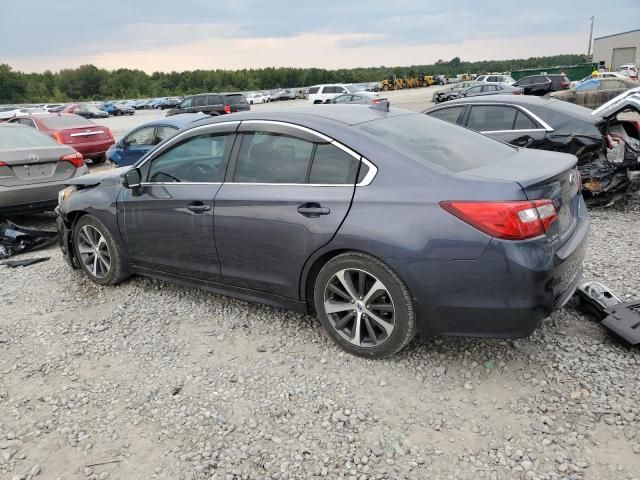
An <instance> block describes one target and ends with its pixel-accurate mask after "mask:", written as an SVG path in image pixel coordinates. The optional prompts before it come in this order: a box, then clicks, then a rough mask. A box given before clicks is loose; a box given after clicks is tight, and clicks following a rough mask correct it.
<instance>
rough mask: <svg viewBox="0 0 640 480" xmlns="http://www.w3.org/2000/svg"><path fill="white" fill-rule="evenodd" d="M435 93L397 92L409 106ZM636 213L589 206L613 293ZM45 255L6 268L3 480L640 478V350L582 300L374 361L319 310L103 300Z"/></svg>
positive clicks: (597, 271) (0, 412)
mask: <svg viewBox="0 0 640 480" xmlns="http://www.w3.org/2000/svg"><path fill="white" fill-rule="evenodd" d="M431 93H432V90H431V89H424V90H411V91H406V92H392V93H391V94H389V97H390V98H391V101H392V104H394V105H403V106H405V107H408V108H413V109H416V110H419V109H422V108H426V106H428V99H430V98H431ZM290 104H291V103H289V104H287V103H282V104H273V105H265V106H258V107H257V108H281V107H285V106H287V105H290ZM155 115H158V113H157V112H144V113H137V114H136V115H135V116H134V117H127V118H117V119H109V120H108V123H109V126H110V127H112V128H113V129H114V131H115V133H116V135H117V136H121V135H122V134H123V133H124V132H125V131H126V130H128V129H130V128H131V127H133V126H135V125H137V124H139V123H141V122H142V121H146V120H149V119H151V118H153V117H154V116H155ZM104 123H105V124H107V122H104ZM639 214H640V202H639V201H638V198H637V197H636V198H631V199H629V200H628V201H626V202H624V203H623V204H621V205H619V206H616V207H615V208H608V209H600V210H595V211H593V225H592V231H591V234H590V235H591V236H590V244H589V251H588V255H587V260H586V263H585V274H584V277H585V278H598V279H601V280H602V281H604V282H605V283H607V284H609V285H610V286H611V287H612V288H613V289H614V290H615V291H616V292H617V293H619V294H620V295H621V296H622V297H624V298H637V297H638V296H639V293H638V286H639V285H640V268H639V264H638V260H637V258H638V255H637V254H638V251H640V222H639V221H638V215H639ZM19 222H20V223H28V224H35V225H38V224H39V225H45V226H46V225H48V226H51V225H52V224H53V217H52V215H50V214H44V215H37V216H33V217H30V218H22V219H19ZM42 255H46V256H50V257H51V259H50V260H49V261H47V262H44V263H39V264H36V265H33V266H31V267H27V268H18V269H9V268H8V267H1V266H0V478H3V479H4V478H7V479H16V478H17V479H26V478H42V479H58V478H60V479H64V480H67V479H83V478H92V479H106V478H111V479H152V478H153V479H155V478H158V479H241V478H242V479H259V478H271V479H287V478H289V479H298V478H344V479H356V480H364V479H416V480H418V479H427V478H429V479H469V480H471V479H474V480H475V479H528V480H532V479H596V480H600V479H605V478H607V479H613V480H618V479H632V478H636V479H638V478H640V405H639V403H638V400H637V399H638V385H640V351H639V350H638V349H628V348H626V347H623V346H621V345H620V344H619V343H618V342H616V340H614V339H612V338H611V337H610V336H608V335H607V334H606V333H605V331H604V330H603V329H602V328H601V327H600V326H599V325H598V324H597V323H596V322H595V321H593V320H592V319H590V318H589V317H587V316H585V315H584V314H582V313H581V312H580V311H579V310H577V309H576V308H575V305H573V304H569V305H568V306H567V307H566V308H564V309H563V310H561V311H559V312H556V313H555V314H553V315H552V316H551V317H550V318H549V319H547V320H546V321H545V322H544V324H543V326H542V327H541V328H540V329H539V330H538V331H537V332H536V333H535V334H534V335H533V336H532V337H530V338H527V339H522V340H518V341H501V340H485V339H462V338H438V339H432V340H429V341H428V342H427V343H426V344H420V343H418V342H414V343H412V344H411V345H409V347H408V348H407V349H405V350H404V351H403V352H402V353H400V354H399V355H397V356H396V357H394V358H392V359H389V360H384V361H371V360H363V359H360V358H356V357H353V356H350V355H347V354H345V353H343V352H342V351H341V350H339V349H338V348H337V347H336V346H335V345H334V343H333V342H332V341H331V340H330V339H329V338H328V337H327V336H326V335H325V334H324V333H323V331H322V329H321V327H320V325H319V322H318V321H317V320H316V319H315V318H313V317H310V316H304V315H298V314H294V313H291V312H288V311H284V310H279V309H276V308H271V307H266V306H262V305H257V304H251V303H247V302H243V301H238V300H234V299H230V298H227V297H222V296H218V295H213V294H209V293H206V292H201V291H197V290H189V289H185V288H181V287H177V286H173V285H170V284H167V283H163V282H158V281H151V280H147V279H143V278H132V279H130V280H129V281H127V282H125V283H124V284H122V285H120V286H118V287H109V288H101V287H98V286H97V285H95V284H93V283H91V282H89V281H88V280H86V279H85V278H84V277H83V276H82V275H81V274H80V273H78V272H74V271H72V270H70V269H69V268H68V267H67V265H66V264H65V263H64V261H63V260H62V258H61V256H60V253H59V251H58V250H57V247H52V248H50V249H48V250H46V251H42V252H33V253H30V254H26V255H24V257H35V256H42Z"/></svg>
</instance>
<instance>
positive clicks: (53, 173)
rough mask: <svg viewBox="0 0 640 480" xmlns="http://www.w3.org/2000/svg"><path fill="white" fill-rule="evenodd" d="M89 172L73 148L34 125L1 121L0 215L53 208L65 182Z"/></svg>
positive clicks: (80, 156)
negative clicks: (55, 139) (28, 125)
mask: <svg viewBox="0 0 640 480" xmlns="http://www.w3.org/2000/svg"><path fill="white" fill-rule="evenodd" d="M88 172H89V169H88V168H87V166H86V165H85V163H84V160H83V158H82V155H81V154H80V153H78V152H76V151H75V150H74V149H73V148H71V147H69V146H67V145H61V144H59V143H57V142H56V141H54V140H53V139H52V138H50V137H48V136H47V135H44V134H42V133H40V132H38V131H37V130H35V129H33V128H30V127H26V126H23V125H16V124H6V123H4V124H0V215H15V214H24V213H29V212H35V211H43V210H52V209H53V208H54V207H55V206H56V205H57V202H58V192H59V191H60V190H62V189H63V188H64V187H65V182H66V181H67V180H69V179H70V178H74V177H79V176H81V175H84V174H86V173H88Z"/></svg>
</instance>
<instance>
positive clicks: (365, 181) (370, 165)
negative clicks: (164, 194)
mask: <svg viewBox="0 0 640 480" xmlns="http://www.w3.org/2000/svg"><path fill="white" fill-rule="evenodd" d="M240 123H241V122H240V121H239V120H236V121H227V122H219V123H211V124H207V125H201V126H199V127H195V128H192V129H189V130H186V131H184V132H182V133H180V134H178V135H176V136H174V137H171V138H170V139H169V141H168V142H167V143H166V144H165V145H164V146H163V147H162V149H161V150H158V151H155V152H154V154H153V155H152V156H149V157H148V158H146V159H145V160H144V161H143V162H142V163H140V165H138V166H137V167H136V168H140V167H142V166H143V165H144V164H145V163H147V162H148V161H151V160H153V159H155V158H157V157H158V156H160V155H161V154H162V153H163V152H165V151H166V150H167V149H169V148H170V147H171V146H172V145H174V144H175V143H177V142H178V141H180V139H181V138H184V137H185V136H187V135H188V134H190V133H192V132H194V131H199V130H206V129H207V128H210V127H211V126H214V125H230V124H238V125H239V124H240ZM242 123H243V124H244V123H249V124H271V125H282V126H286V127H292V128H294V129H298V130H301V131H304V132H307V133H309V134H312V135H316V136H318V137H320V138H322V139H323V140H325V141H326V142H328V143H329V144H331V145H333V146H335V147H337V148H339V149H340V150H342V151H344V152H345V153H347V154H349V155H351V156H352V157H353V158H355V159H356V160H359V161H361V162H362V163H364V164H365V165H366V166H367V167H368V168H369V171H368V172H367V174H366V175H365V177H364V178H363V179H362V181H361V182H359V183H356V184H355V186H356V187H366V186H368V185H370V184H371V182H372V181H373V179H374V178H375V177H376V175H377V174H378V167H376V165H375V164H374V163H373V162H371V161H370V160H369V159H367V158H365V157H363V156H362V155H359V154H358V153H356V152H354V151H353V150H351V149H350V148H349V147H347V146H345V145H343V144H342V143H340V142H338V141H337V140H334V139H333V138H331V137H328V136H327V135H324V134H323V133H320V132H317V131H316V130H312V129H310V128H307V127H303V126H301V125H296V124H293V123H289V122H281V121H276V120H242ZM226 133H230V132H226ZM234 133H235V132H234ZM223 183H224V185H259V186H268V185H274V186H306V187H353V184H352V183H326V184H321V183H252V182H158V183H155V182H143V183H141V184H140V185H143V186H150V185H220V184H223Z"/></svg>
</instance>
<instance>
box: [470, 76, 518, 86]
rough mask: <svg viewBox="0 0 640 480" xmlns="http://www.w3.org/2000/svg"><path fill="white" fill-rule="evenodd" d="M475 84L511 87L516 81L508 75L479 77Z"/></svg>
mask: <svg viewBox="0 0 640 480" xmlns="http://www.w3.org/2000/svg"><path fill="white" fill-rule="evenodd" d="M476 82H482V83H504V84H505V85H512V84H514V83H516V81H515V80H514V79H513V78H511V77H510V76H509V75H480V76H479V77H476Z"/></svg>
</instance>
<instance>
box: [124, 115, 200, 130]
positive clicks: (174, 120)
mask: <svg viewBox="0 0 640 480" xmlns="http://www.w3.org/2000/svg"><path fill="white" fill-rule="evenodd" d="M206 118H209V116H208V115H206V114H204V113H179V114H177V115H171V116H170V117H162V118H158V119H156V120H151V121H150V122H146V123H143V124H142V125H140V126H139V127H137V128H136V130H137V129H138V128H143V127H152V126H155V125H171V126H173V127H176V128H182V127H184V126H185V125H188V124H189V123H193V122H197V121H198V120H204V119H206Z"/></svg>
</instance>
